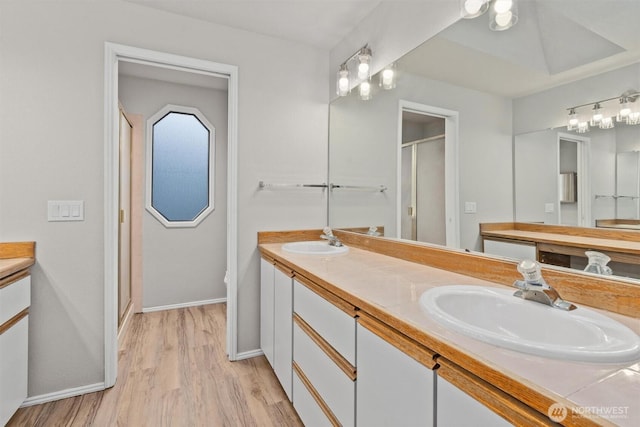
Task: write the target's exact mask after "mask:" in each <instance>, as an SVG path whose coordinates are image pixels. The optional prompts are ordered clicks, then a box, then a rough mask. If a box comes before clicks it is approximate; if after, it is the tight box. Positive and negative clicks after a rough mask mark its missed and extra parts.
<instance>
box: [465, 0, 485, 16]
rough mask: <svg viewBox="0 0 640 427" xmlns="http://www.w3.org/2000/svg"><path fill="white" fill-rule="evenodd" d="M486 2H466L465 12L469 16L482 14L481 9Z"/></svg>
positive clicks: (477, 0) (468, 0) (470, 0)
mask: <svg viewBox="0 0 640 427" xmlns="http://www.w3.org/2000/svg"><path fill="white" fill-rule="evenodd" d="M483 4H484V2H483V1H482V0H466V1H465V2H464V11H465V13H466V14H467V15H475V14H476V13H478V12H480V8H481V7H482V5H483Z"/></svg>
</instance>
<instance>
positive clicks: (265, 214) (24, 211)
mask: <svg viewBox="0 0 640 427" xmlns="http://www.w3.org/2000/svg"><path fill="white" fill-rule="evenodd" d="M0 28H2V37H1V38H0V63H1V64H2V76H1V78H0V93H2V97H1V101H0V102H1V104H0V240H2V241H21V240H35V241H36V242H37V264H36V266H35V267H34V269H33V282H32V283H33V285H32V308H31V312H30V325H29V327H30V331H29V332H30V337H29V395H30V396H38V395H43V394H47V393H53V392H58V391H60V390H65V389H70V388H76V387H81V386H86V385H92V384H99V383H101V382H102V381H103V380H104V313H103V311H104V283H103V280H104V268H105V266H104V213H103V206H104V198H105V194H104V177H105V173H104V160H105V159H104V43H105V41H111V42H116V43H122V44H128V45H133V46H137V47H142V48H148V49H154V50H159V51H164V52H170V53H175V54H180V55H185V56H191V57H196V58H203V59H207V60H212V61H216V62H222V63H227V64H233V65H237V66H238V67H239V95H238V96H239V100H238V114H239V117H238V126H239V130H238V156H239V171H238V217H237V220H238V225H239V235H238V319H237V320H238V323H237V326H238V349H239V351H240V352H248V351H252V350H254V349H257V348H258V346H259V254H258V251H257V247H256V246H257V236H256V232H257V231H258V230H264V229H270V230H276V229H296V228H318V227H319V226H322V225H324V224H325V223H326V219H327V218H326V209H325V207H326V199H325V197H326V196H325V195H324V194H323V193H322V192H313V193H311V192H305V193H302V194H300V193H289V192H270V193H267V192H259V191H258V190H257V185H258V181H260V180H265V181H275V180H276V179H285V178H286V179H287V181H299V180H301V181H307V182H308V181H318V182H322V181H324V180H325V179H326V170H327V156H326V150H327V114H328V113H327V102H328V94H327V87H328V85H329V77H328V76H329V69H328V51H324V50H320V49H315V48H312V47H309V46H306V45H302V44H299V43H295V42H289V41H283V40H279V39H275V38H271V37H266V36H261V35H257V34H254V33H250V32H246V31H241V30H236V29H232V28H229V27H224V26H218V25H212V24H209V23H206V22H204V21H200V20H196V19H190V18H184V17H180V16H177V15H173V14H170V13H166V12H161V11H156V10H153V9H149V8H146V7H144V6H139V5H135V4H131V3H126V2H120V1H109V2H86V1H56V2H35V3H33V2H24V1H20V2H1V3H0ZM291 70H295V72H291ZM55 199H62V200H65V199H70V200H76V199H78V200H84V201H85V220H84V221H83V222H77V223H49V222H47V216H46V209H47V200H55Z"/></svg>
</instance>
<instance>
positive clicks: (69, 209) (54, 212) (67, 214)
mask: <svg viewBox="0 0 640 427" xmlns="http://www.w3.org/2000/svg"><path fill="white" fill-rule="evenodd" d="M47 219H48V220H49V221H84V200H49V201H48V207H47Z"/></svg>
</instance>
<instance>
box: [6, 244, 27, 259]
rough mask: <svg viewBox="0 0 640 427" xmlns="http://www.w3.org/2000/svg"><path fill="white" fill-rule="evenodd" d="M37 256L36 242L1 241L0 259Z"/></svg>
mask: <svg viewBox="0 0 640 427" xmlns="http://www.w3.org/2000/svg"><path fill="white" fill-rule="evenodd" d="M35 257H36V242H11V243H0V259H10V258H35Z"/></svg>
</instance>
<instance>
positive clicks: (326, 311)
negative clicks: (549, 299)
mask: <svg viewBox="0 0 640 427" xmlns="http://www.w3.org/2000/svg"><path fill="white" fill-rule="evenodd" d="M321 233H322V232H321V231H320V230H310V231H296V232H263V233H259V236H258V240H259V248H260V251H261V254H262V261H261V345H262V349H263V351H264V353H265V355H266V357H267V359H268V360H269V362H270V363H271V365H272V367H273V368H274V371H275V373H276V375H277V377H278V379H279V381H280V383H281V384H282V386H283V388H284V390H285V392H286V393H287V396H288V397H289V399H290V400H292V402H293V405H294V407H295V408H296V411H297V412H298V414H299V415H300V418H301V419H302V421H303V422H304V423H305V425H343V426H375V425H425V426H429V425H431V426H433V425H441V426H451V425H465V424H466V425H471V424H472V425H492V426H494V425H495V426H499V425H511V424H514V425H551V424H553V423H554V421H555V422H559V423H560V424H562V425H623V426H624V425H638V423H640V408H638V402H637V397H638V390H639V389H640V338H639V337H638V333H639V332H640V321H639V320H638V315H639V314H640V289H638V287H637V286H633V285H630V284H628V283H625V282H622V281H621V282H619V283H618V282H616V281H615V280H607V279H601V278H597V277H594V278H590V277H586V276H584V275H579V274H575V273H571V272H565V271H558V270H555V269H546V268H543V271H542V273H543V276H544V278H546V280H547V282H548V283H549V284H550V285H552V286H553V287H554V288H555V289H556V290H557V291H558V293H559V294H560V295H562V297H563V298H564V299H566V300H568V301H571V302H572V303H574V304H575V305H576V306H577V309H575V310H570V311H565V310H561V309H558V308H554V307H550V306H546V305H543V304H540V303H538V302H533V301H528V300H524V299H522V298H517V297H514V296H513V293H514V292H515V291H518V289H516V288H514V287H511V284H512V283H514V281H515V280H518V279H522V276H521V275H520V274H519V273H518V271H517V270H516V262H510V261H506V260H502V259H497V258H492V257H485V256H482V255H478V254H470V253H465V252H463V251H457V250H448V249H444V248H442V247H435V246H429V245H425V244H418V243H409V242H401V241H394V240H390V239H384V238H376V237H371V236H366V235H362V234H358V233H350V232H339V231H337V232H336V236H337V238H338V239H339V240H340V241H341V242H342V243H343V244H344V246H342V247H335V246H332V245H329V244H328V243H327V242H325V241H319V240H318V239H319V236H320V234H321ZM314 240H318V241H316V242H311V241H314ZM292 242H296V243H292ZM301 242H302V243H301ZM585 305H590V306H591V307H597V308H590V307H585Z"/></svg>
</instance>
